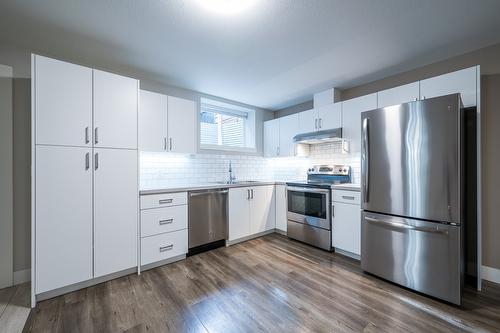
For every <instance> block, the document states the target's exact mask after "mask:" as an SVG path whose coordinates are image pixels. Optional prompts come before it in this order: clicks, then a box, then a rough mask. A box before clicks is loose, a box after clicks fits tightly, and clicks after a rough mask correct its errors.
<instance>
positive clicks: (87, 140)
mask: <svg viewBox="0 0 500 333" xmlns="http://www.w3.org/2000/svg"><path fill="white" fill-rule="evenodd" d="M89 142H90V138H89V127H88V126H87V127H85V144H88V143H89Z"/></svg>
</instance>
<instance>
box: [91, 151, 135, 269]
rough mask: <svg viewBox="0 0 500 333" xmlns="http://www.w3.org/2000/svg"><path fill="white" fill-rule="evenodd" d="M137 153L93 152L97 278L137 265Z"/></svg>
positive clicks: (95, 263)
mask: <svg viewBox="0 0 500 333" xmlns="http://www.w3.org/2000/svg"><path fill="white" fill-rule="evenodd" d="M137 154H138V152H137V150H125V149H105V148H100V149H94V277H99V276H103V275H107V274H110V273H114V272H118V271H121V270H124V269H127V268H131V267H134V266H137V238H138V236H137V230H138V206H139V204H138V203H139V191H138V185H137V184H138V173H137Z"/></svg>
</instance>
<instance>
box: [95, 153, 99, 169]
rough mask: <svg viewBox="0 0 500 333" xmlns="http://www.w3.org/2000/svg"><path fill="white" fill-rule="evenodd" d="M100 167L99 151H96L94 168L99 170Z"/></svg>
mask: <svg viewBox="0 0 500 333" xmlns="http://www.w3.org/2000/svg"><path fill="white" fill-rule="evenodd" d="M98 168H99V153H95V155H94V169H95V170H97V169H98Z"/></svg>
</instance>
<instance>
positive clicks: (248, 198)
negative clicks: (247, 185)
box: [247, 189, 250, 200]
mask: <svg viewBox="0 0 500 333" xmlns="http://www.w3.org/2000/svg"><path fill="white" fill-rule="evenodd" d="M247 200H250V190H248V189H247Z"/></svg>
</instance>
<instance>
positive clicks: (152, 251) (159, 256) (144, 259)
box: [141, 229, 188, 265]
mask: <svg viewBox="0 0 500 333" xmlns="http://www.w3.org/2000/svg"><path fill="white" fill-rule="evenodd" d="M187 252H188V231H187V229H184V230H178V231H172V232H168V233H165V234H159V235H154V236H148V237H144V238H142V239H141V265H148V264H152V263H155V262H158V261H162V260H166V259H170V258H173V257H177V256H180V255H183V254H186V253H187Z"/></svg>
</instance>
